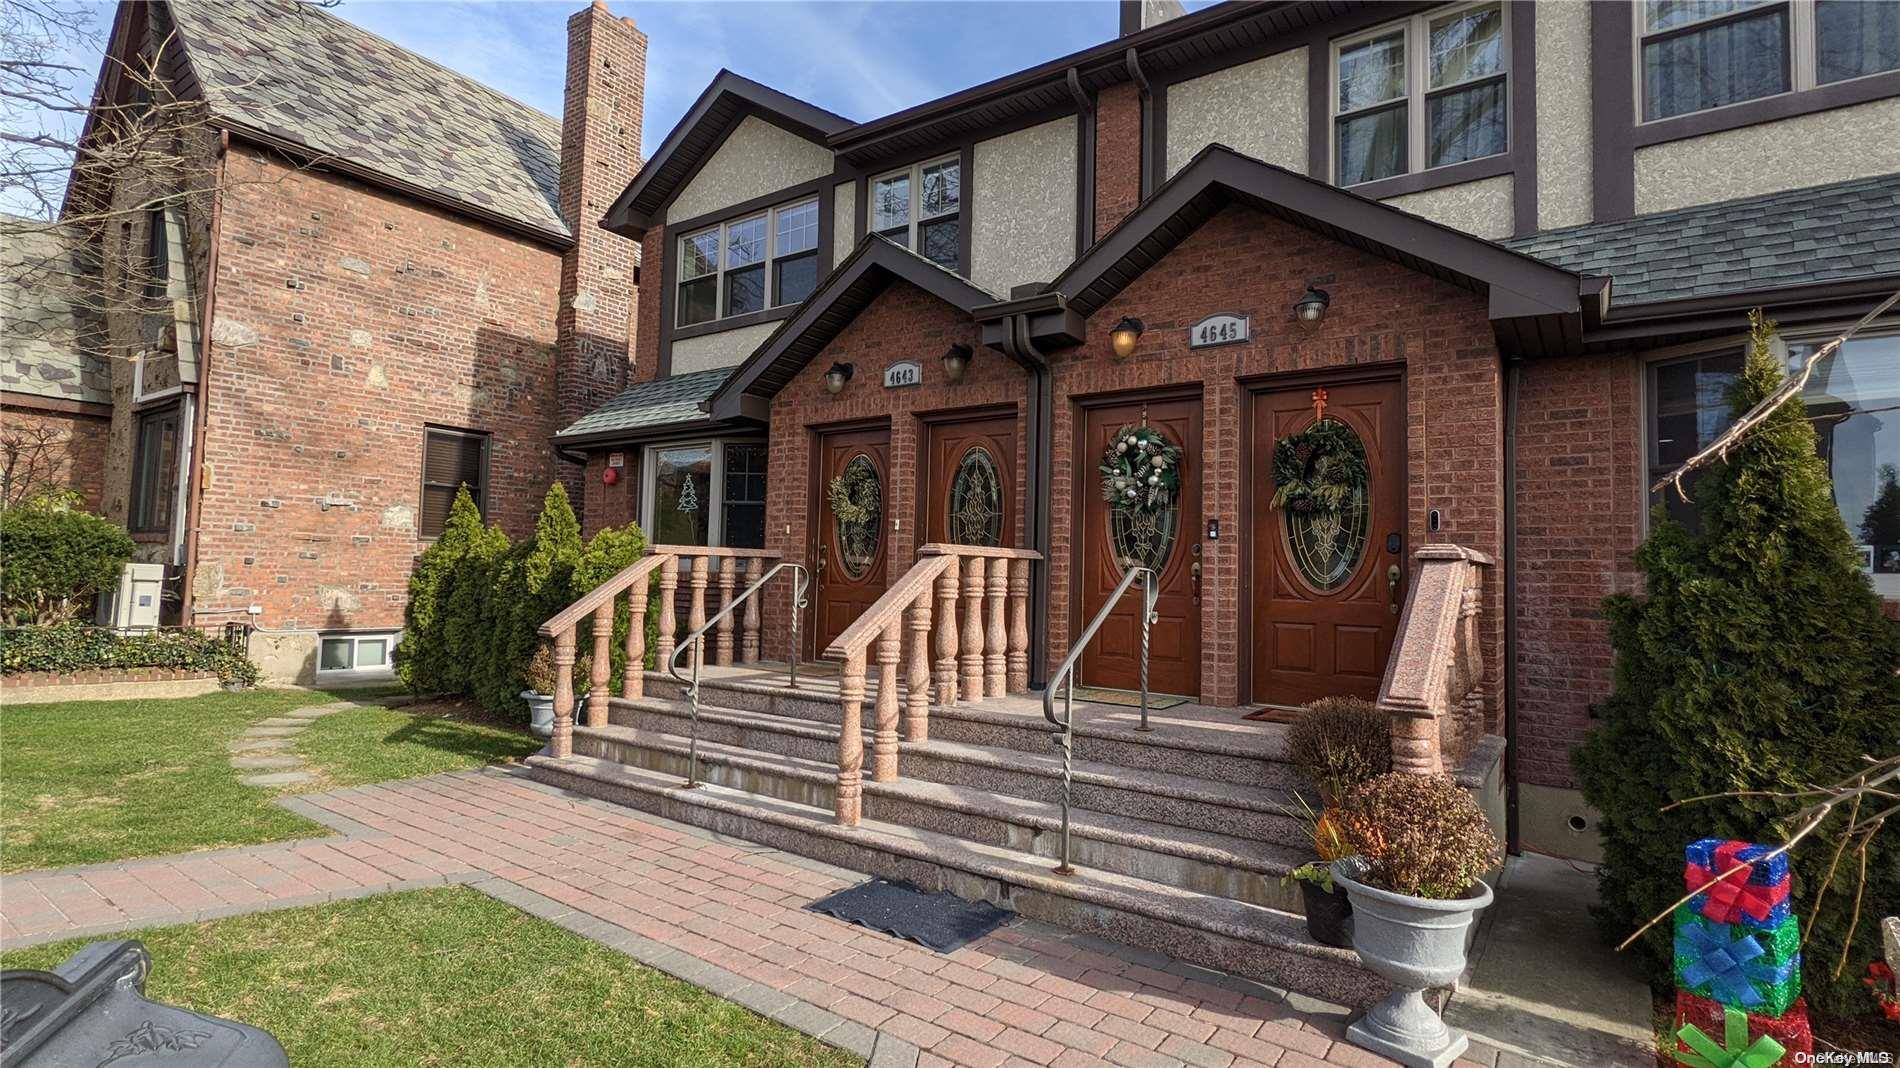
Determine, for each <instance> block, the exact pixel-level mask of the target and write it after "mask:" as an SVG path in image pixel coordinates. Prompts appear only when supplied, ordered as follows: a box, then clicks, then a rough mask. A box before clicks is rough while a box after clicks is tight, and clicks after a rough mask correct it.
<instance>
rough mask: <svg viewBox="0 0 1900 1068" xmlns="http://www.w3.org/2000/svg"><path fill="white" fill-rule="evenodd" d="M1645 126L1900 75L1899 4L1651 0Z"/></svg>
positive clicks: (1645, 37)
mask: <svg viewBox="0 0 1900 1068" xmlns="http://www.w3.org/2000/svg"><path fill="white" fill-rule="evenodd" d="M1642 10H1643V17H1642V19H1641V20H1640V23H1639V25H1638V26H1637V28H1636V32H1637V34H1638V35H1639V37H1640V38H1641V46H1642V47H1641V56H1642V58H1641V60H1640V63H1641V65H1642V87H1643V120H1644V121H1646V122H1647V121H1650V120H1654V119H1666V118H1669V117H1671V116H1674V115H1686V114H1688V113H1689V112H1692V111H1703V110H1707V109H1709V108H1719V107H1723V106H1725V105H1728V104H1739V103H1741V102H1742V101H1745V100H1755V99H1758V98H1760V97H1765V96H1775V95H1777V94H1779V93H1786V92H1790V91H1794V90H1800V89H1812V88H1815V87H1816V86H1820V85H1828V84H1830V83H1833V82H1839V81H1845V80H1847V79H1849V78H1859V77H1862V76H1864V75H1868V74H1878V73H1880V72H1882V71H1889V70H1897V69H1900V0H1645V2H1644V4H1643V9H1642Z"/></svg>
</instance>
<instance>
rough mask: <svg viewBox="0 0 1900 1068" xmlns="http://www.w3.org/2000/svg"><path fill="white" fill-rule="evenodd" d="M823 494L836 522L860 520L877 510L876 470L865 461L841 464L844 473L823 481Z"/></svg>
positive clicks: (873, 515)
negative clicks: (829, 504)
mask: <svg viewBox="0 0 1900 1068" xmlns="http://www.w3.org/2000/svg"><path fill="white" fill-rule="evenodd" d="M825 497H826V499H828V500H829V501H830V502H831V514H832V515H834V516H837V517H838V522H840V523H847V524H857V523H863V522H865V521H867V520H870V519H873V518H875V517H876V516H877V513H878V503H879V502H878V487H877V471H876V470H875V469H874V468H872V466H871V465H870V464H868V463H853V464H848V465H846V466H845V469H844V473H843V474H841V475H839V476H837V477H836V478H833V479H832V480H831V481H830V482H828V483H826V484H825Z"/></svg>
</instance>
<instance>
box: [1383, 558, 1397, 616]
mask: <svg viewBox="0 0 1900 1068" xmlns="http://www.w3.org/2000/svg"><path fill="white" fill-rule="evenodd" d="M1385 599H1386V608H1387V609H1388V610H1389V611H1390V612H1391V613H1392V614H1393V615H1395V616H1396V615H1398V614H1399V565H1397V564H1393V565H1392V566H1390V567H1388V568H1386V569H1385Z"/></svg>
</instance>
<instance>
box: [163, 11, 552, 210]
mask: <svg viewBox="0 0 1900 1068" xmlns="http://www.w3.org/2000/svg"><path fill="white" fill-rule="evenodd" d="M168 6H169V8H170V10H171V12H172V16H173V18H174V19H175V20H176V22H177V27H178V36H179V40H180V41H182V43H183V45H184V52H185V57H186V60H187V63H188V65H189V69H190V71H191V72H192V73H193V74H195V75H196V77H197V81H198V84H199V86H200V87H201V89H202V92H203V94H204V98H205V100H206V101H207V102H208V103H209V105H210V108H211V114H212V118H213V119H214V121H215V122H216V124H217V125H219V126H227V127H229V128H231V129H232V130H233V131H234V132H237V133H239V134H240V135H242V134H243V133H245V132H247V131H248V132H252V133H254V134H256V135H259V137H260V139H262V140H264V141H265V142H266V143H271V142H276V143H279V144H281V145H285V146H290V147H294V148H296V149H302V150H305V151H308V152H310V153H312V154H314V155H317V156H320V157H334V158H335V159H336V160H337V161H338V162H339V163H340V164H347V165H349V166H350V167H352V168H354V169H361V170H363V171H367V172H369V173H370V174H371V175H373V176H375V177H376V178H381V179H384V180H387V181H389V182H390V183H392V184H394V185H396V186H397V187H398V188H406V189H409V190H414V191H418V192H432V193H434V194H436V196H438V197H440V198H443V199H447V200H449V201H452V202H455V203H458V204H460V205H463V206H465V207H467V208H469V209H471V210H473V211H475V212H476V213H478V214H486V215H490V216H493V217H495V218H496V219H497V220H498V221H502V222H506V223H513V224H514V225H516V226H518V227H522V228H526V229H528V230H532V231H535V232H538V233H542V234H545V235H548V236H549V237H551V238H554V239H557V240H560V241H565V240H566V239H568V238H571V236H572V231H571V230H570V229H569V227H568V225H567V223H566V222H565V221H564V220H563V219H562V217H561V211H560V177H561V163H560V160H561V123H560V120H558V119H555V118H554V117H553V116H550V115H546V114H544V113H542V112H540V111H536V110H535V109H534V108H531V107H529V106H527V105H526V104H523V103H520V102H519V101H516V100H513V99H510V98H509V97H506V96H503V95H502V94H501V93H498V92H496V91H495V90H493V89H490V88H488V87H487V86H485V85H483V84H481V83H480V82H477V81H475V80H473V79H471V78H468V77H465V76H463V75H461V74H457V73H456V72H454V71H452V70H449V69H448V68H446V67H443V66H440V65H438V64H436V63H433V62H431V61H429V60H427V59H424V58H422V57H421V56H419V55H416V54H415V53H414V52H411V51H409V50H408V49H406V48H401V47H399V46H397V45H395V44H392V43H390V42H389V41H386V40H384V39H382V38H381V37H378V36H376V35H375V34H373V33H370V32H369V31H367V30H364V29H362V28H361V27H358V26H355V25H353V24H351V23H349V22H346V21H344V20H343V19H340V18H338V17H337V16H335V15H333V14H331V13H330V12H328V11H326V10H324V9H323V8H321V7H319V6H317V5H314V4H306V3H300V2H297V0H169V4H168Z"/></svg>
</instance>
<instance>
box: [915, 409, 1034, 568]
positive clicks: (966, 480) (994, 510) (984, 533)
mask: <svg viewBox="0 0 1900 1068" xmlns="http://www.w3.org/2000/svg"><path fill="white" fill-rule="evenodd" d="M923 452H924V455H923V460H924V463H923V468H924V475H923V478H922V479H920V480H919V482H920V484H921V485H922V486H923V487H924V499H923V502H922V510H923V527H924V541H925V542H933V541H937V542H954V543H956V544H958V545H988V546H1003V547H1010V548H1014V547H1015V546H1016V416H1015V414H1014V413H1011V414H1009V415H992V416H979V417H977V418H973V419H958V420H955V421H953V422H943V423H932V424H930V427H929V430H928V432H927V433H925V435H924V448H923Z"/></svg>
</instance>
